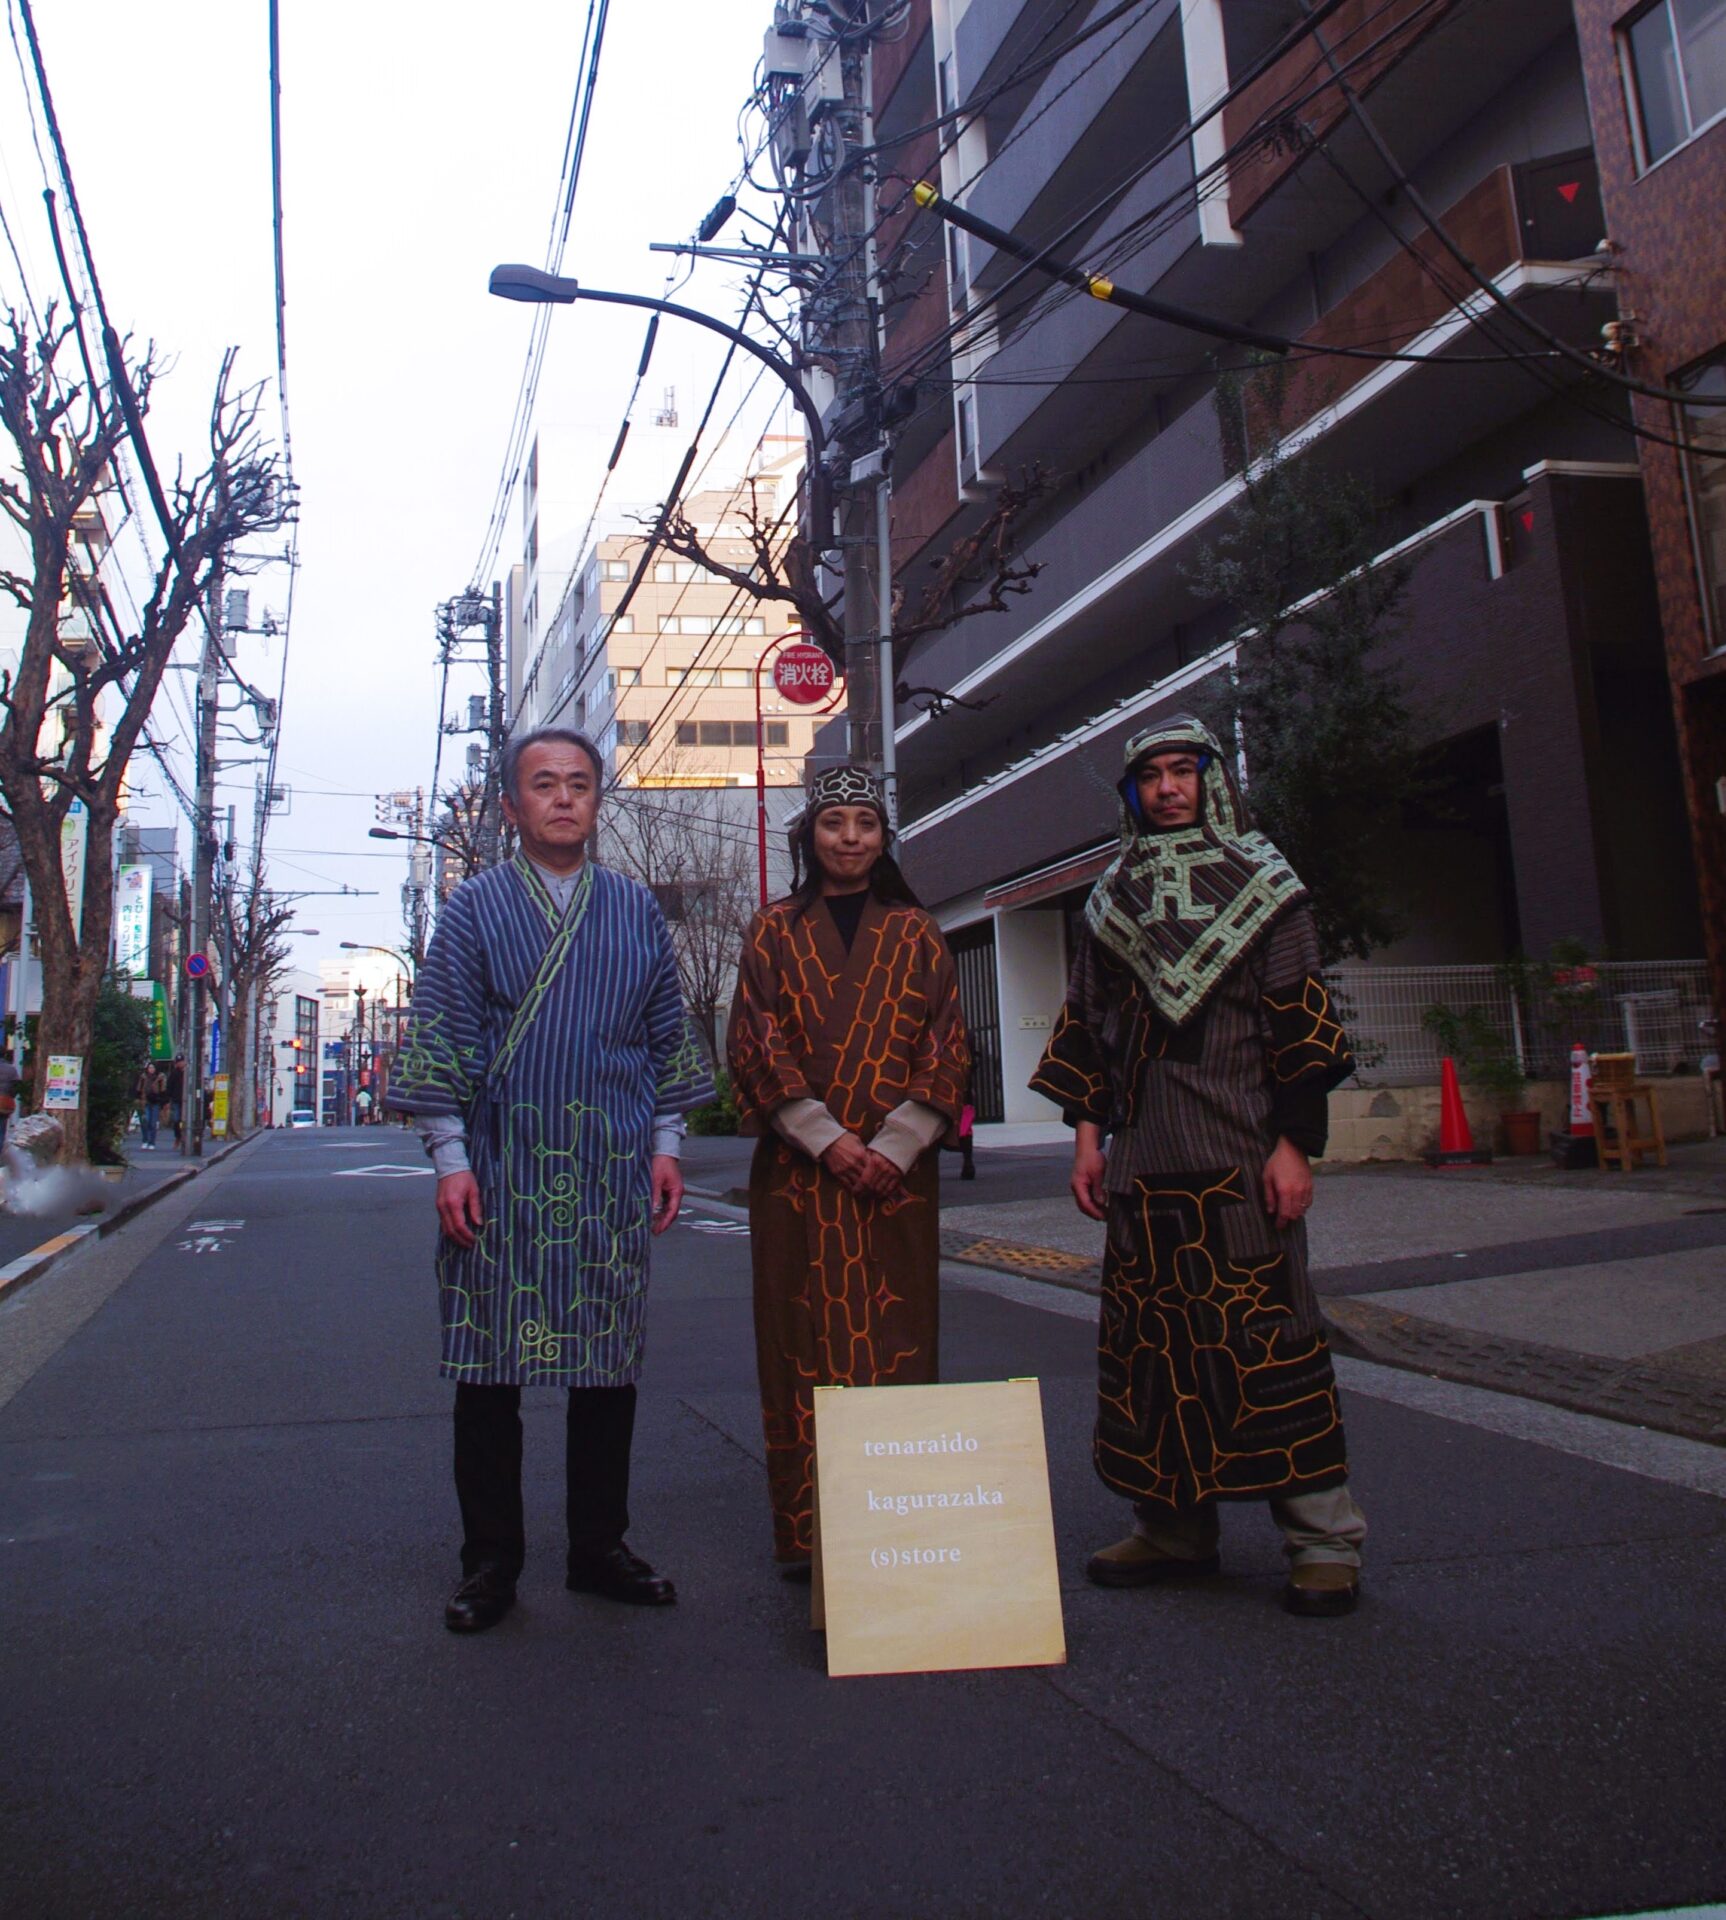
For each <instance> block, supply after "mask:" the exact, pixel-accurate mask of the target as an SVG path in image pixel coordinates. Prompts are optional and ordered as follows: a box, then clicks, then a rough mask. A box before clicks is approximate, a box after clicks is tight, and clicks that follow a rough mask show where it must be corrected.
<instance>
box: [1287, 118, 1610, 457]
mask: <svg viewBox="0 0 1726 1920" xmlns="http://www.w3.org/2000/svg"><path fill="white" fill-rule="evenodd" d="M1440 223H1441V225H1442V226H1443V228H1444V230H1445V232H1446V233H1447V234H1449V235H1450V237H1451V239H1452V240H1454V241H1455V242H1456V244H1457V246H1458V247H1459V248H1460V249H1461V251H1462V252H1463V253H1465V254H1466V255H1467V256H1468V257H1469V259H1471V260H1472V261H1473V262H1474V263H1475V265H1476V266H1477V267H1479V268H1480V270H1481V271H1482V273H1483V274H1485V275H1486V276H1487V277H1489V278H1493V279H1496V278H1497V277H1498V276H1499V275H1501V274H1504V273H1506V272H1508V271H1509V269H1510V268H1511V267H1512V266H1513V265H1515V264H1517V263H1519V262H1521V261H1523V260H1525V259H1534V260H1553V261H1563V260H1583V259H1586V258H1587V257H1588V256H1590V255H1591V254H1593V253H1594V251H1595V249H1596V248H1597V247H1598V246H1599V244H1600V242H1601V240H1602V239H1603V238H1604V237H1605V233H1606V228H1605V222H1604V219H1603V217H1602V214H1601V210H1600V178H1599V174H1598V171H1597V169H1596V167H1595V163H1594V155H1593V154H1592V153H1590V152H1588V151H1586V150H1583V151H1580V152H1576V153H1569V154H1559V155H1556V156H1554V157H1553V158H1551V159H1547V160H1540V161H1536V162H1533V163H1531V164H1529V165H1525V166H1519V167H1495V168H1494V169H1493V170H1492V172H1491V173H1489V174H1488V175H1487V176H1486V178H1485V179H1484V180H1481V181H1479V182H1478V183H1477V184H1476V185H1475V186H1474V187H1472V188H1471V189H1470V190H1469V192H1467V193H1465V194H1464V195H1463V196H1462V198H1461V199H1460V200H1458V201H1457V202H1456V204H1455V205H1454V206H1451V207H1447V208H1446V209H1445V211H1444V212H1443V213H1442V214H1441V215H1440ZM1472 284H1473V283H1472V282H1471V281H1470V280H1469V279H1468V276H1467V275H1466V274H1465V273H1464V271H1463V269H1462V268H1461V267H1459V266H1458V265H1457V264H1456V262H1455V260H1454V259H1453V258H1452V257H1451V255H1450V254H1449V253H1448V252H1447V251H1446V249H1445V248H1444V247H1443V246H1442V245H1441V244H1440V243H1439V241H1438V240H1437V239H1436V238H1435V237H1434V236H1433V234H1431V233H1430V232H1428V231H1425V230H1422V231H1421V232H1419V233H1418V234H1417V235H1416V236H1415V238H1414V239H1413V240H1412V242H1411V243H1410V244H1409V246H1408V247H1407V248H1405V249H1403V250H1401V251H1399V252H1397V253H1395V254H1393V255H1392V256H1391V257H1390V259H1389V260H1387V261H1386V262H1385V264H1384V265H1383V266H1382V267H1380V268H1379V269H1378V271H1377V272H1376V273H1373V274H1369V275H1368V276H1367V278H1366V279H1365V280H1363V281H1362V282H1361V283H1360V285H1359V286H1357V287H1355V288H1354V289H1353V290H1352V291H1351V292H1350V293H1348V294H1345V295H1344V296H1343V298H1342V299H1341V300H1339V301H1338V302H1337V303H1336V305H1335V306H1333V307H1332V308H1331V309H1330V310H1329V312H1327V313H1326V314H1324V315H1323V317H1322V318H1320V319H1319V320H1317V321H1315V322H1314V324H1313V325H1312V326H1310V327H1308V328H1307V330H1306V331H1305V332H1304V333H1303V334H1302V335H1301V336H1300V339H1301V343H1302V344H1303V345H1306V346H1313V347H1354V346H1365V347H1371V348H1377V349H1382V350H1386V351H1392V352H1400V351H1401V350H1402V349H1403V348H1405V347H1407V346H1408V345H1409V344H1410V343H1411V342H1412V341H1414V340H1416V339H1418V338H1419V336H1420V335H1421V334H1423V333H1425V332H1427V331H1428V329H1430V328H1432V327H1434V326H1436V325H1438V324H1439V322H1441V321H1442V320H1443V318H1444V316H1445V314H1446V313H1447V312H1449V311H1450V310H1451V309H1452V308H1453V306H1454V304H1455V298H1454V290H1460V289H1462V288H1464V287H1467V288H1469V289H1470V290H1471V291H1472ZM1373 371H1374V365H1373V363H1372V362H1371V361H1368V360H1353V359H1343V358H1315V359H1308V360H1300V361H1297V362H1295V363H1294V364H1292V365H1291V367H1290V369H1289V373H1288V379H1287V385H1286V387H1285V389H1284V394H1283V405H1282V425H1283V427H1284V430H1285V431H1292V430H1293V429H1295V428H1297V427H1298V426H1299V425H1300V424H1301V423H1302V422H1304V421H1306V420H1309V419H1311V418H1312V417H1313V415H1314V414H1316V413H1318V412H1319V411H1320V410H1321V409H1323V408H1325V407H1327V406H1329V405H1331V404H1332V403H1333V402H1334V401H1336V400H1337V399H1339V398H1340V397H1341V396H1342V395H1343V394H1344V393H1346V392H1347V391H1348V390H1349V388H1351V387H1353V386H1355V385H1357V384H1358V383H1359V382H1360V381H1362V380H1364V379H1366V378H1367V377H1368V375H1369V374H1371V373H1372V372H1373ZM1274 424H1275V423H1274V422H1272V421H1269V420H1267V419H1264V418H1263V417H1261V418H1259V419H1257V420H1253V421H1250V422H1249V427H1250V428H1251V430H1252V439H1253V443H1254V446H1255V449H1256V448H1257V447H1260V446H1262V445H1263V444H1264V442H1265V441H1266V440H1267V439H1269V438H1270V437H1271V432H1272V429H1273V427H1274Z"/></svg>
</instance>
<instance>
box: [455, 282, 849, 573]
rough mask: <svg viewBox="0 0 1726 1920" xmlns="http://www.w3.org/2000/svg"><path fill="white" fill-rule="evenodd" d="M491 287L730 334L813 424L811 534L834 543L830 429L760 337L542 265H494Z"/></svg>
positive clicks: (509, 295) (825, 545)
mask: <svg viewBox="0 0 1726 1920" xmlns="http://www.w3.org/2000/svg"><path fill="white" fill-rule="evenodd" d="M487 287H488V289H489V291H490V292H492V293H495V294H496V295H497V296H498V298H499V299H500V300H525V301H528V302H531V303H533V304H535V305H547V304H550V305H555V306H560V307H567V306H572V305H573V304H574V303H575V302H576V301H577V300H597V301H598V302H600V304H601V305H603V306H610V307H641V308H643V309H644V310H645V311H647V312H649V313H669V314H671V315H672V316H673V318H675V319H678V320H687V321H689V322H690V323H691V324H692V325H693V326H697V327H705V328H706V329H707V331H708V332H709V333H717V334H718V335H719V336H720V337H721V339H724V340H729V341H730V342H731V344H732V345H733V346H735V347H741V348H742V349H743V351H744V352H745V353H747V354H752V355H753V356H754V357H755V358H756V359H757V360H759V361H760V362H761V364H762V365H763V366H764V367H766V368H767V369H768V370H769V372H771V373H773V374H774V375H775V376H776V377H777V378H778V379H779V381H780V383H781V384H782V385H783V386H784V388H785V391H786V392H787V393H789V394H790V396H791V398H792V399H793V400H794V401H795V402H796V404H797V410H798V412H800V413H801V414H802V415H803V424H804V425H805V426H806V427H807V428H808V430H809V520H810V540H811V544H812V545H813V547H814V548H815V551H816V552H817V553H825V552H827V551H828V550H829V549H830V548H831V547H832V545H833V525H832V511H831V505H830V502H829V499H828V492H827V470H826V467H825V465H824V464H823V462H824V460H825V457H826V453H827V429H826V428H825V427H824V426H823V425H822V424H821V410H820V408H819V407H817V406H816V404H815V402H814V400H813V399H812V398H811V397H810V394H809V390H808V388H806V387H805V386H804V384H803V382H802V381H801V380H799V379H798V377H797V373H796V369H795V368H793V367H792V366H790V365H789V364H788V363H787V362H786V361H784V360H781V359H780V357H779V356H778V354H776V353H774V352H773V351H772V350H771V349H770V348H767V347H764V346H762V344H761V343H760V341H758V340H752V339H750V337H749V335H748V334H746V333H744V332H743V331H742V330H741V329H740V328H738V327H733V326H728V325H727V324H726V322H725V321H723V320H716V319H715V318H714V317H713V315H712V314H710V313H703V312H702V311H701V310H700V309H699V308H698V307H685V306H680V305H679V304H678V303H677V302H676V301H675V300H659V299H655V298H654V297H653V296H652V295H651V294H646V293H611V292H608V291H606V290H605V289H603V288H600V287H584V286H583V285H582V284H581V283H580V281H578V280H569V279H565V278H564V277H563V276H561V275H559V274H555V273H547V272H545V270H544V269H543V268H541V267H529V266H519V265H506V266H501V267H493V268H492V270H491V279H490V280H489V281H488V282H487Z"/></svg>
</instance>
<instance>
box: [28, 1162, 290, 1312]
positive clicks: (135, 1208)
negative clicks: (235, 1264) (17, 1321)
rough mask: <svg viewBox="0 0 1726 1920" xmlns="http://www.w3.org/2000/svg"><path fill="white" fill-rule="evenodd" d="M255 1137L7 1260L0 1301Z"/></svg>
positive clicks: (180, 1169) (182, 1169) (169, 1177)
mask: <svg viewBox="0 0 1726 1920" xmlns="http://www.w3.org/2000/svg"><path fill="white" fill-rule="evenodd" d="M258 1137H259V1136H258V1135H256V1134H253V1135H251V1136H250V1137H249V1138H248V1139H245V1140H234V1141H230V1142H229V1144H228V1145H227V1146H225V1147H223V1148H221V1149H220V1150H219V1151H218V1152H216V1153H212V1154H208V1155H206V1156H205V1157H204V1158H203V1159H202V1160H199V1161H195V1162H194V1163H193V1164H192V1165H190V1166H185V1167H177V1168H176V1169H175V1170H174V1171H173V1172H172V1173H171V1174H169V1175H168V1177H167V1179H165V1180H162V1181H159V1182H158V1183H157V1184H156V1185H155V1186H153V1187H147V1188H145V1190H144V1191H143V1192H142V1193H135V1194H133V1195H132V1197H131V1198H130V1199H129V1200H123V1201H121V1203H120V1204H119V1206H117V1207H115V1208H114V1210H113V1211H112V1212H111V1213H105V1214H104V1215H103V1216H102V1218H101V1219H100V1220H92V1221H90V1222H89V1223H88V1224H87V1225H85V1226H81V1227H69V1228H67V1230H66V1231H65V1232H64V1233H57V1234H55V1235H54V1236H53V1238H52V1239H49V1240H44V1241H43V1242H42V1244H41V1245H40V1246H39V1247H32V1248H31V1249H30V1251H29V1252H28V1253H21V1254H20V1255H19V1256H18V1258H17V1259H16V1260H11V1261H8V1262H7V1264H6V1265H5V1266H3V1267H0V1301H4V1300H8V1299H10V1298H11V1296H12V1295H13V1294H14V1293H16V1292H17V1291H18V1290H19V1289H20V1288H21V1287H25V1286H28V1285H29V1283H30V1282H31V1281H32V1280H39V1279H40V1278H41V1277H42V1275H43V1274H45V1273H47V1272H49V1271H50V1270H51V1269H53V1268H54V1267H57V1266H58V1265H59V1264H60V1262H61V1261H62V1260H64V1259H66V1258H67V1257H68V1256H70V1255H71V1254H73V1253H76V1252H77V1250H78V1249H79V1248H80V1247H82V1246H84V1245H86V1244H87V1243H88V1242H89V1241H91V1240H101V1239H105V1238H106V1237H107V1236H108V1235H109V1234H110V1233H114V1232H116V1231H117V1230H118V1229H119V1228H121V1227H123V1226H125V1224H126V1223H127V1221H129V1220H135V1219H136V1218H137V1217H138V1215H139V1214H141V1213H142V1212H143V1211H144V1210H145V1209H146V1208H147V1207H153V1206H154V1205H155V1204H156V1202H157V1201H158V1200H161V1199H163V1198H165V1197H166V1196H167V1195H168V1194H170V1193H178V1192H179V1190H180V1188H181V1187H183V1186H184V1185H185V1184H186V1182H187V1181H188V1180H196V1179H197V1177H198V1175H199V1174H201V1173H208V1172H209V1171H210V1169H211V1168H212V1167H217V1166H220V1165H221V1163H222V1162H223V1161H224V1160H226V1159H227V1158H228V1156H229V1155H230V1154H235V1153H238V1152H239V1150H240V1149H241V1148H242V1147H249V1146H250V1145H251V1144H252V1141H253V1140H255V1139H257V1138H258Z"/></svg>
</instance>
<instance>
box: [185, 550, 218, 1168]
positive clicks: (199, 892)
mask: <svg viewBox="0 0 1726 1920" xmlns="http://www.w3.org/2000/svg"><path fill="white" fill-rule="evenodd" d="M221 632H222V568H221V566H220V564H219V563H218V564H217V566H216V567H215V568H214V569H213V570H212V572H211V575H210V600H209V611H208V613H207V615H206V617H205V622H204V650H203V652H202V654H201V655H200V656H199V659H198V769H197V771H198V782H197V795H196V800H195V804H194V807H193V813H194V816H195V817H194V819H193V823H192V831H193V834H194V835H195V839H194V842H193V846H192V931H191V943H190V947H189V949H188V952H189V953H208V951H209V947H210V904H211V896H212V894H213V892H214V882H215V860H216V721H217V718H218V708H217V698H218V695H219V693H220V690H221V672H222V649H221ZM191 989H192V992H191V1019H190V1022H189V1026H190V1033H189V1035H188V1041H187V1047H186V1076H185V1080H186V1084H185V1099H184V1102H183V1104H182V1108H181V1122H180V1127H181V1132H180V1139H181V1143H182V1145H181V1150H182V1152H184V1153H186V1154H188V1155H190V1156H191V1158H193V1159H194V1160H196V1159H200V1158H202V1156H203V1152H204V989H205V980H204V979H202V978H200V979H196V980H193V981H192V982H191Z"/></svg>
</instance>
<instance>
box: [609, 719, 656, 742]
mask: <svg viewBox="0 0 1726 1920" xmlns="http://www.w3.org/2000/svg"><path fill="white" fill-rule="evenodd" d="M652 729H653V722H652V721H651V720H619V721H618V723H617V744H618V745H619V746H620V747H645V746H646V745H647V740H648V735H649V734H650V733H651V732H652Z"/></svg>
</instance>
